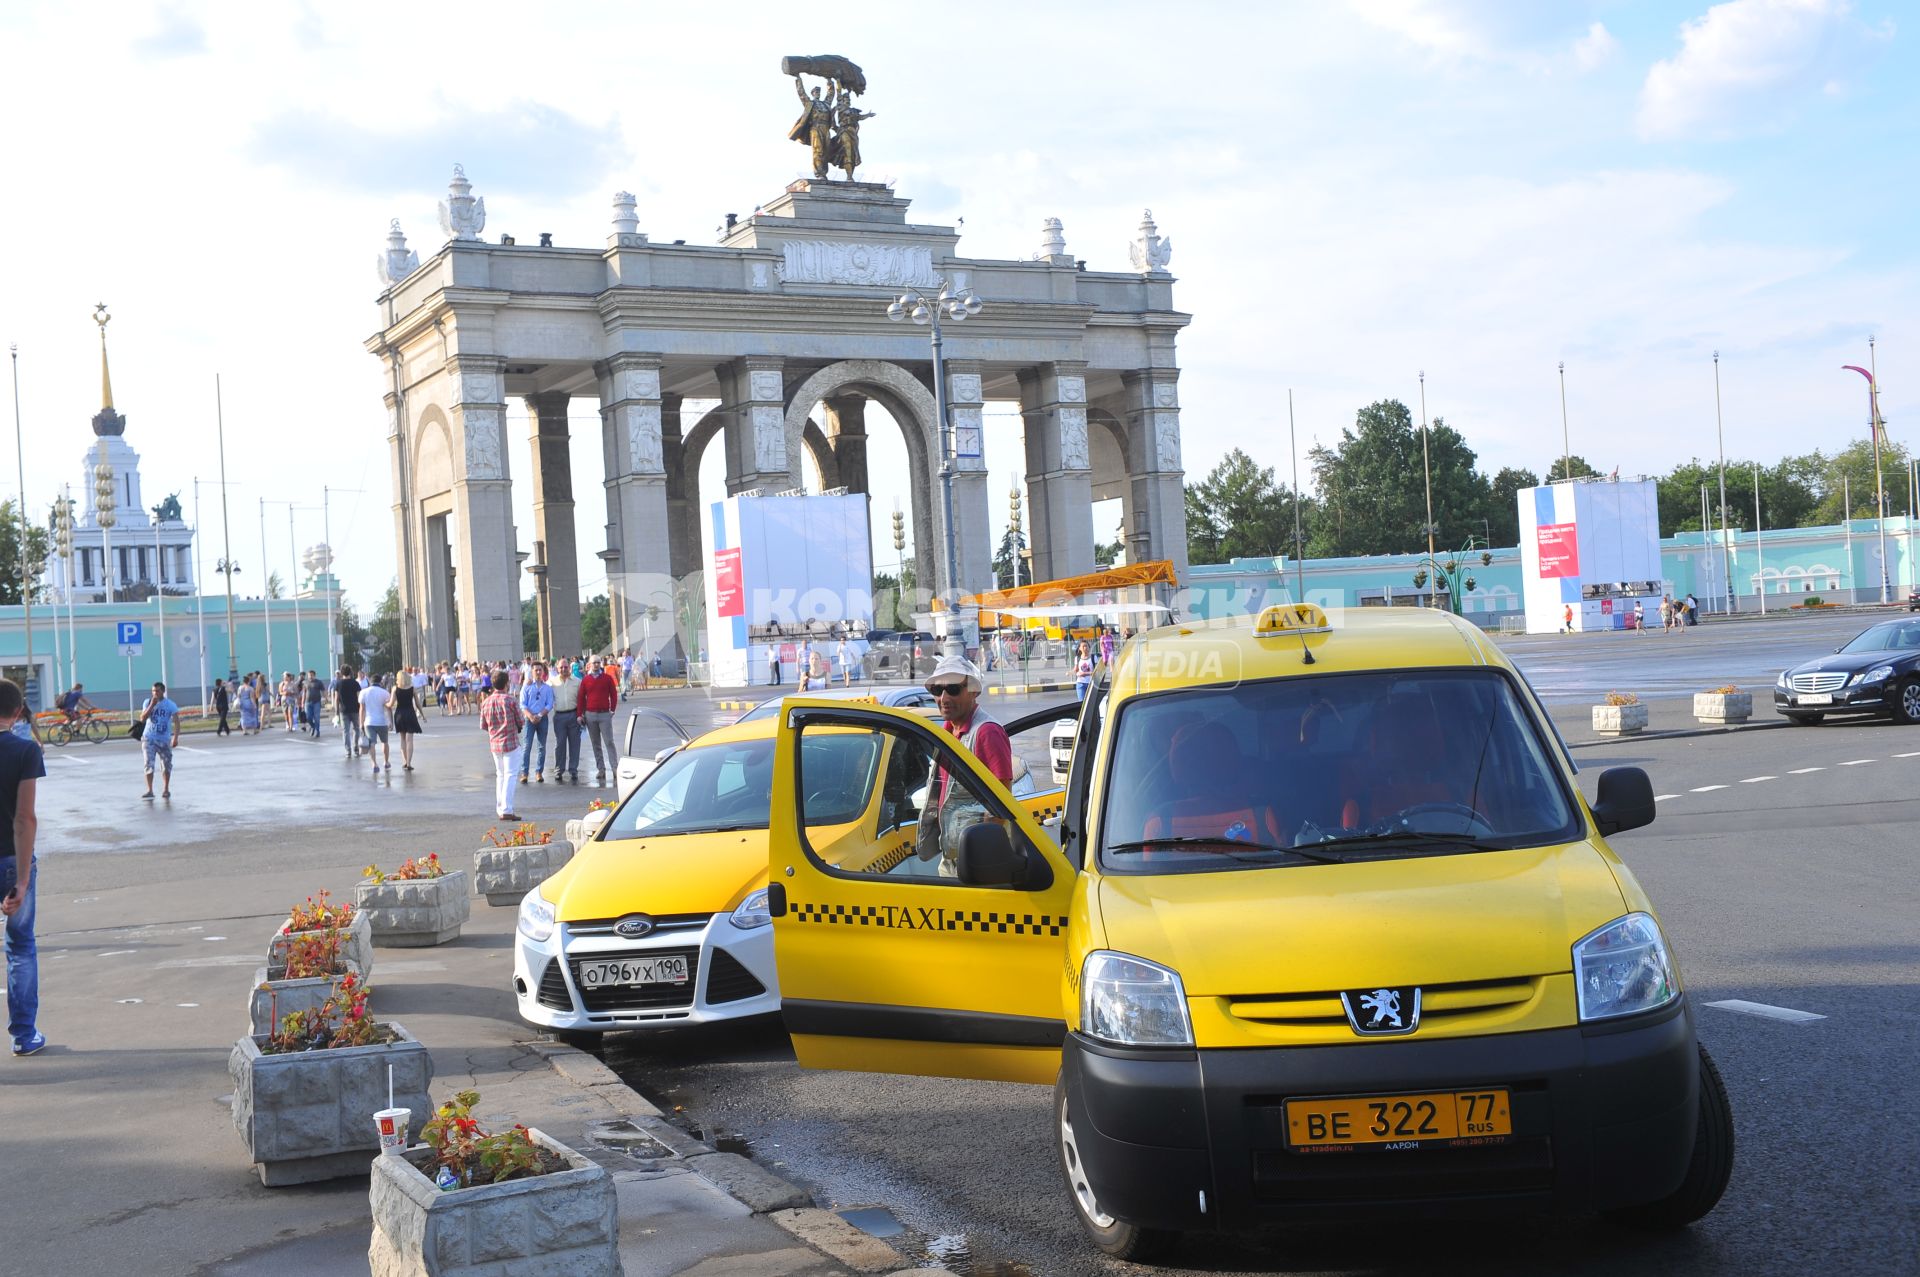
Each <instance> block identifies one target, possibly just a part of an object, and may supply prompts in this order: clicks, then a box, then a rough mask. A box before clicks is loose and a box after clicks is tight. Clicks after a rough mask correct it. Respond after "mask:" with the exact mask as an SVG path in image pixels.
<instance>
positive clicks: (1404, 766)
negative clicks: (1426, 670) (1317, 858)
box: [1340, 692, 1463, 829]
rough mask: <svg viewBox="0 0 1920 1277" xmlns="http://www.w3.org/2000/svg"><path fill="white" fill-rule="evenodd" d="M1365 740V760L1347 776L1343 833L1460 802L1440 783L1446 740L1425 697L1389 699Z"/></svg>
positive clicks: (1413, 694) (1376, 714)
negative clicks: (1412, 810) (1419, 809)
mask: <svg viewBox="0 0 1920 1277" xmlns="http://www.w3.org/2000/svg"><path fill="white" fill-rule="evenodd" d="M1367 739H1368V745H1369V748H1368V752H1367V757H1366V758H1364V759H1362V760H1360V761H1359V763H1358V764H1357V765H1356V766H1355V767H1354V768H1352V769H1350V770H1349V772H1348V777H1347V783H1346V785H1345V786H1344V790H1345V801H1344V802H1343V804H1342V806H1341V811H1340V825H1341V828H1343V829H1359V828H1361V827H1362V826H1363V825H1371V824H1374V823H1377V822H1379V821H1382V820H1387V819H1389V818H1391V817H1392V816H1394V815H1396V814H1398V813H1399V812H1402V811H1405V810H1406V809H1407V808H1409V807H1413V806H1417V805H1419V804H1421V803H1444V802H1460V801H1463V798H1462V796H1461V795H1459V794H1457V793H1455V792H1454V788H1453V786H1452V785H1450V784H1448V783H1447V781H1446V779H1445V777H1444V773H1443V770H1442V769H1443V768H1444V767H1445V765H1446V761H1447V760H1446V749H1447V734H1446V730H1445V729H1444V728H1443V727H1442V726H1441V725H1440V715H1439V712H1438V711H1437V710H1436V709H1435V708H1434V704H1433V701H1432V700H1431V699H1430V698H1429V697H1427V696H1426V695H1424V694H1422V693H1417V692H1396V693H1395V694H1393V695H1391V696H1389V697H1387V699H1386V700H1384V701H1382V702H1381V703H1380V705H1379V706H1378V708H1376V709H1375V710H1374V713H1373V721H1372V722H1371V723H1370V724H1369V726H1368V729H1367Z"/></svg>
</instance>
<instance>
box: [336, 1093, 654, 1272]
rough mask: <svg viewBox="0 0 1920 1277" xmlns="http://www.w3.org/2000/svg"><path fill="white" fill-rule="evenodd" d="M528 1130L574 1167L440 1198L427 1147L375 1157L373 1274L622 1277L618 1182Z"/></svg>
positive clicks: (371, 1197) (370, 1251)
mask: <svg viewBox="0 0 1920 1277" xmlns="http://www.w3.org/2000/svg"><path fill="white" fill-rule="evenodd" d="M368 1129H372V1124H371V1123H369V1124H368ZM528 1133H529V1134H530V1135H531V1136H532V1137H533V1139H534V1140H535V1141H536V1142H537V1143H540V1144H542V1145H545V1146H546V1147H547V1148H549V1149H552V1150H553V1151H554V1152H555V1153H557V1154H559V1155H560V1157H561V1159H562V1160H564V1161H565V1162H566V1164H567V1167H568V1169H567V1170H564V1171H556V1172H554V1173H553V1174H551V1175H536V1176H534V1177H532V1178H530V1179H516V1180H509V1181H508V1182H506V1183H504V1184H483V1185H480V1186H479V1187H477V1188H459V1189H455V1190H453V1191H452V1192H448V1193H443V1192H441V1191H440V1190H439V1189H437V1188H435V1187H434V1185H433V1181H432V1180H430V1179H428V1178H427V1176H426V1173H425V1170H424V1169H423V1168H425V1167H429V1166H432V1165H433V1152H432V1150H431V1149H429V1148H426V1147H425V1146H422V1147H419V1148H412V1149H409V1150H407V1152H406V1154H405V1155H404V1156H401V1157H378V1158H375V1159H374V1163H373V1179H372V1184H371V1187H370V1188H369V1189H368V1194H367V1196H368V1199H369V1201H370V1203H371V1205H372V1207H373V1241H372V1242H371V1244H369V1245H368V1247H367V1265H368V1267H369V1268H370V1269H371V1270H372V1275H373V1277H494V1275H495V1274H504V1273H520V1272H525V1273H565V1274H567V1277H603V1275H604V1277H619V1275H620V1274H621V1273H622V1272H623V1270H622V1269H621V1267H620V1231H619V1222H618V1219H617V1217H616V1213H615V1202H614V1195H613V1177H612V1176H611V1175H609V1174H608V1173H607V1171H606V1170H605V1169H604V1168H603V1167H600V1166H596V1165H595V1164H594V1163H592V1162H590V1161H588V1160H587V1159H586V1158H584V1157H582V1156H581V1155H580V1154H578V1153H576V1152H574V1151H573V1150H572V1149H570V1148H568V1147H567V1146H566V1145H564V1144H561V1143H559V1142H557V1141H555V1140H553V1139H551V1138H549V1137H548V1136H547V1135H546V1134H544V1133H543V1132H541V1131H537V1130H535V1131H530V1132H528Z"/></svg>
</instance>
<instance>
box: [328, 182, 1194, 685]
mask: <svg viewBox="0 0 1920 1277" xmlns="http://www.w3.org/2000/svg"><path fill="white" fill-rule="evenodd" d="M908 206H909V201H908V200H906V199H903V198H900V197H898V196H896V195H895V194H894V193H893V191H892V190H891V188H889V187H887V186H884V185H879V184H874V183H867V182H853V181H822V180H807V179H803V180H799V181H796V182H794V183H792V184H791V185H790V186H789V187H788V188H787V189H786V190H785V191H783V192H781V193H780V194H779V195H778V196H777V197H776V198H775V199H773V200H772V201H771V202H769V203H768V204H766V205H765V206H764V207H762V208H760V209H757V210H756V211H755V212H754V214H753V215H752V216H750V217H747V218H744V219H735V218H733V217H731V216H729V217H728V219H727V224H726V225H725V226H724V227H722V228H721V230H720V237H719V238H720V242H719V243H718V245H715V246H694V245H687V244H685V243H683V242H681V241H677V240H676V241H674V242H672V243H670V244H667V243H656V242H654V241H653V240H651V239H650V238H649V237H648V236H647V235H646V234H644V233H642V232H641V230H640V225H639V218H638V215H637V212H636V209H635V205H634V201H633V197H632V196H630V195H626V194H624V193H622V194H620V195H616V196H615V198H614V206H613V207H614V217H613V225H612V232H611V234H610V235H609V237H608V241H607V244H606V246H605V247H604V248H598V247H595V248H568V247H560V246H554V245H551V244H548V243H545V242H544V241H545V240H546V238H547V237H545V236H543V237H542V240H543V243H542V244H541V245H539V246H532V245H520V244H515V243H512V242H511V241H510V240H509V241H508V242H504V243H498V244H493V243H487V242H484V241H483V240H482V239H481V238H480V231H481V229H482V228H483V226H484V221H485V209H484V205H483V204H482V202H481V201H480V200H478V199H476V198H475V197H474V196H473V194H472V188H471V186H470V185H469V183H468V182H467V179H466V177H465V175H464V174H463V173H461V172H460V171H459V170H458V169H456V170H455V178H454V182H453V184H452V187H451V190H450V192H449V197H448V199H447V201H446V203H445V204H444V205H443V212H442V224H443V230H445V231H446V233H447V235H448V237H449V238H448V240H447V241H446V243H445V244H444V246H443V247H442V248H441V249H440V250H439V251H438V252H436V253H434V254H433V255H432V256H431V257H430V258H428V260H426V261H425V262H424V263H422V262H419V261H417V259H416V257H415V255H414V254H413V253H412V252H411V251H410V250H408V249H407V247H406V243H405V239H404V237H403V236H401V234H400V232H399V229H398V227H397V226H396V227H395V230H394V232H393V234H392V235H391V236H390V237H389V242H388V251H387V252H386V254H384V255H383V257H382V259H381V274H382V278H383V281H384V282H385V283H386V290H385V291H384V292H383V293H382V295H381V297H380V299H379V307H380V309H379V329H378V331H377V332H376V333H375V334H374V335H373V336H372V337H370V338H369V339H368V340H367V342H366V348H367V350H368V351H369V352H371V353H372V354H374V355H375V356H376V357H378V358H379V359H381V360H382V361H383V363H384V365H385V370H384V371H385V377H386V380H387V385H388V390H387V395H386V404H387V412H388V442H389V447H390V457H391V465H392V473H393V494H394V495H393V514H394V520H395V525H396V528H395V531H396V541H397V544H398V547H399V555H400V571H399V588H400V601H401V609H402V614H403V627H404V643H405V648H406V657H407V659H408V660H409V661H410V662H421V661H437V660H442V659H447V658H449V657H453V656H459V657H461V658H466V659H473V658H478V659H495V658H500V657H509V656H515V655H519V654H520V653H521V650H522V646H523V644H522V637H521V625H520V598H521V587H520V579H521V577H522V575H523V574H526V575H530V577H531V580H532V588H533V589H534V591H535V593H536V595H537V596H539V601H540V607H539V609H538V612H539V615H540V617H541V646H542V647H543V648H544V649H546V650H547V651H548V652H549V653H557V652H577V651H579V650H580V647H581V642H580V621H579V616H580V607H579V598H580V584H581V583H580V580H579V570H578V567H577V563H578V559H579V549H580V547H579V545H578V540H579V538H580V537H582V536H592V537H594V538H595V540H596V541H597V540H598V539H599V538H600V537H601V536H604V543H603V548H601V549H599V550H598V551H597V553H598V556H599V557H600V558H601V559H602V561H603V562H605V563H606V565H607V575H608V578H609V590H608V593H609V598H610V606H611V610H612V621H613V629H614V643H615V645H616V646H629V645H633V646H638V645H639V643H640V634H641V632H642V625H641V624H640V617H641V613H642V612H643V611H644V610H645V609H646V608H647V607H648V606H649V600H650V599H653V598H655V597H658V596H660V595H662V594H665V595H668V596H670V597H671V596H672V594H673V591H674V590H675V588H682V589H684V584H680V585H678V586H676V583H684V582H686V579H687V578H688V577H690V576H692V575H694V574H696V573H699V572H701V571H702V570H703V569H704V568H705V566H706V565H705V564H704V562H703V550H702V527H703V523H704V518H703V513H702V512H703V510H704V502H705V501H708V500H712V499H715V498H717V497H719V496H721V495H731V494H738V493H743V492H749V491H754V490H759V491H762V492H765V493H769V494H771V493H775V492H784V491H792V490H796V489H800V488H802V487H804V486H806V484H805V471H806V468H805V466H804V465H803V457H810V458H811V460H812V462H813V468H814V469H815V470H817V472H818V474H819V477H820V485H819V486H820V487H821V488H823V489H828V490H831V489H836V488H844V489H846V490H847V491H850V492H867V491H868V490H869V489H868V480H869V475H868V469H867V419H866V406H867V405H868V404H869V403H878V404H880V405H882V406H883V407H884V409H885V411H886V413H887V415H888V416H890V417H891V418H892V419H893V420H894V421H895V422H896V423H897V424H898V425H899V427H900V429H901V431H902V433H903V435H904V437H905V443H906V452H907V457H908V466H909V469H910V474H909V475H908V476H907V479H908V487H909V492H910V495H911V505H912V511H911V520H912V528H913V544H914V551H915V560H914V564H915V569H916V579H917V580H918V581H919V582H920V583H921V584H922V585H923V586H931V587H932V588H935V589H939V590H944V589H946V588H947V586H948V582H947V581H946V580H945V576H946V566H945V556H944V554H943V552H942V549H941V547H942V546H943V544H944V540H943V538H944V533H945V528H944V526H943V524H942V513H941V502H940V500H939V492H940V488H939V484H940V472H941V439H940V432H939V428H938V422H937V410H936V397H935V393H934V392H935V387H934V384H933V369H932V361H931V356H930V351H929V345H928V333H927V330H926V329H925V328H922V327H918V326H916V325H912V324H895V323H890V322H889V321H888V319H887V314H886V310H887V306H888V303H889V302H891V301H892V300H893V299H894V298H895V297H896V296H898V295H899V294H900V293H902V291H903V290H906V289H917V290H921V291H923V292H925V293H926V294H927V296H928V297H931V296H932V295H933V293H934V292H935V291H937V290H938V289H939V288H940V286H941V285H942V283H943V282H945V283H947V284H950V285H951V286H953V287H954V288H955V289H958V288H961V287H971V288H972V289H973V290H974V291H975V293H977V294H978V295H979V297H980V298H981V299H982V300H983V301H984V302H985V307H984V310H983V311H982V312H981V313H980V314H979V315H978V316H976V317H974V318H970V319H968V320H967V321H966V322H965V323H964V324H959V323H950V324H949V325H947V326H946V327H945V329H944V336H945V350H946V359H945V373H946V381H947V384H946V386H945V387H944V390H945V392H946V400H947V403H948V406H949V418H950V421H951V426H952V435H953V438H954V440H955V454H956V455H955V460H954V462H953V465H954V476H953V517H952V523H953V534H954V538H955V543H956V547H957V555H956V557H957V563H958V568H957V576H958V580H957V584H958V587H959V588H960V589H961V590H963V591H968V592H971V591H976V590H980V589H985V588H988V587H990V586H991V584H992V553H993V548H994V545H995V541H996V533H995V530H994V528H993V526H992V523H991V515H990V507H991V504H992V502H991V500H990V496H989V493H988V486H987V474H986V470H985V468H984V464H985V463H984V460H983V459H982V456H981V452H982V448H981V446H980V440H981V439H982V432H983V431H985V430H991V429H994V428H995V427H994V426H993V425H992V424H991V423H990V421H989V420H988V418H987V417H986V405H987V404H988V402H989V401H1009V400H1010V401H1014V402H1016V403H1017V404H1018V414H1019V416H1020V418H1021V419H1022V424H1023V427H1024V436H1025V453H1026V470H1027V479H1026V482H1027V495H1028V499H1029V503H1030V505H1029V509H1030V512H1031V513H1030V518H1029V523H1028V527H1029V531H1030V535H1031V539H1032V546H1033V572H1034V574H1035V575H1036V576H1037V577H1038V578H1039V579H1042V580H1045V579H1050V578H1054V577H1062V576H1069V575H1073V574H1075V573H1080V572H1086V571H1089V570H1091V569H1092V567H1093V565H1094V559H1093V555H1094V545H1095V537H1094V528H1093V514H1092V503H1093V502H1094V501H1095V500H1101V499H1110V498H1118V499H1119V500H1121V501H1122V503H1123V510H1124V528H1125V540H1126V553H1127V557H1128V560H1129V561H1140V560H1146V559H1155V558H1165V559H1172V560H1174V561H1175V562H1176V564H1177V565H1178V566H1179V567H1180V568H1182V569H1184V567H1185V562H1186V511H1185V496H1184V487H1183V474H1182V468H1181V449H1180V399H1179V371H1180V370H1179V366H1178V362H1177V360H1176V357H1175V339H1176V337H1177V336H1178V334H1179V332H1180V330H1181V329H1182V328H1183V327H1185V326H1186V324H1187V323H1188V321H1189V319H1190V316H1188V315H1185V314H1183V313H1181V312H1179V311H1177V310H1175V309H1174V307H1173V283H1174V280H1173V276H1172V275H1170V274H1169V273H1168V272H1167V269H1166V267H1167V262H1168V257H1169V253H1170V248H1171V245H1170V242H1169V241H1167V240H1165V239H1163V238H1162V237H1161V236H1160V235H1159V234H1158V230H1157V228H1156V227H1155V226H1154V225H1153V222H1152V218H1151V216H1150V215H1149V216H1147V217H1145V218H1143V219H1142V222H1141V226H1140V229H1139V231H1138V235H1137V238H1136V239H1135V241H1134V243H1133V246H1132V254H1131V255H1132V258H1133V269H1131V270H1127V271H1093V270H1088V269H1086V264H1085V263H1084V262H1081V261H1078V260H1076V259H1075V258H1074V257H1072V256H1071V255H1069V254H1068V252H1067V251H1066V244H1065V236H1064V231H1063V228H1062V227H1061V226H1060V224H1059V222H1058V219H1052V218H1050V219H1047V221H1046V223H1045V224H1044V226H1043V232H1042V240H1041V245H1040V251H1039V252H1037V253H1036V254H1035V255H1034V256H1033V258H1032V259H1030V260H992V259H980V258H969V257H964V256H962V255H960V253H959V252H958V245H959V235H958V234H957V233H956V231H955V230H954V229H953V228H951V227H946V226H933V225H921V224H916V223H912V222H909V221H908V218H907V212H908ZM502 239H503V240H506V239H507V237H504V236H503V237H502ZM514 399H519V400H523V401H524V402H525V404H526V407H527V417H528V420H529V422H530V436H531V437H530V443H531V457H532V471H533V473H532V474H530V475H528V476H527V480H528V482H530V483H531V484H532V485H533V522H534V527H533V528H531V529H528V530H522V529H518V528H516V527H515V526H514V523H513V513H512V483H513V481H514V476H513V475H511V474H510V473H509V470H508V464H507V449H506V446H505V445H506V440H505V437H504V435H505V430H506V422H507V408H508V404H509V402H510V401H511V400H514ZM585 400H592V401H594V402H595V403H596V404H597V408H598V413H599V417H600V422H601V437H602V444H603V447H602V455H603V461H604V471H603V474H602V475H601V479H600V481H601V482H602V484H603V485H604V486H605V490H606V496H607V525H606V528H605V529H604V532H603V533H601V532H588V531H583V530H581V529H578V528H577V527H576V526H575V520H574V485H575V476H574V475H573V474H572V473H571V471H570V467H569V461H568V454H567V422H568V417H569V415H570V414H571V415H578V413H577V412H576V411H575V409H576V403H577V402H578V401H585ZM696 407H700V408H703V410H700V411H695V408H696ZM710 444H718V445H719V446H720V447H722V448H723V449H724V454H725V458H726V493H725V494H722V493H717V492H710V493H704V494H703V493H701V492H699V491H698V482H699V478H698V477H699V473H700V462H701V458H702V456H703V454H704V452H705V450H706V448H707V447H708V446H709V445H710ZM588 481H590V480H588ZM794 584H795V585H796V586H802V585H804V584H805V583H803V582H795V583H794ZM456 634H457V635H458V636H459V642H458V644H457V645H456V642H455V635H456Z"/></svg>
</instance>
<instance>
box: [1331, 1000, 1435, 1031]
mask: <svg viewBox="0 0 1920 1277" xmlns="http://www.w3.org/2000/svg"><path fill="white" fill-rule="evenodd" d="M1340 1002H1341V1005H1342V1006H1344V1007H1345V1008H1346V1010H1347V1023H1348V1024H1350V1025H1352V1026H1353V1031H1354V1032H1355V1033H1358V1034H1360V1035H1362V1036H1363V1037H1392V1036H1395V1035H1397V1034H1403V1033H1412V1032H1413V1031H1414V1030H1415V1029H1417V1028H1419V1027H1420V990H1419V989H1418V988H1399V989H1356V990H1354V991H1353V992H1351V993H1342V994H1341V995H1340Z"/></svg>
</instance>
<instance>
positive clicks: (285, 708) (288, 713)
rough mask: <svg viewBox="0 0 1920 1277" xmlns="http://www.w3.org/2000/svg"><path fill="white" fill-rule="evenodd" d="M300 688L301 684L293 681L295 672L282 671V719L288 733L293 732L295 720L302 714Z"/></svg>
mask: <svg viewBox="0 0 1920 1277" xmlns="http://www.w3.org/2000/svg"><path fill="white" fill-rule="evenodd" d="M298 688H299V684H297V683H295V682H294V681H293V671H292V670H281V671H280V718H281V720H282V721H283V722H285V723H286V725H287V730H288V731H292V730H293V720H294V719H295V718H297V717H299V713H300V707H299V700H300V696H299V692H298Z"/></svg>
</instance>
